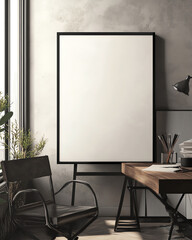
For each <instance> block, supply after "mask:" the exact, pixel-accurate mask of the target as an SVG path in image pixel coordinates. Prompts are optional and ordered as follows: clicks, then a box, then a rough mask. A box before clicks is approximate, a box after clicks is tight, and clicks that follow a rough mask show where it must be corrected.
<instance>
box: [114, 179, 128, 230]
mask: <svg viewBox="0 0 192 240" xmlns="http://www.w3.org/2000/svg"><path fill="white" fill-rule="evenodd" d="M126 186H127V177H125V179H124V183H123V188H122V192H121V198H120V202H119V207H118V211H117V216H116V221H115V228H114V231H115V232H117V227H118V223H119V219H120V215H121V210H122V206H123V200H124V197H125V190H126Z"/></svg>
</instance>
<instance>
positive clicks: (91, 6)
mask: <svg viewBox="0 0 192 240" xmlns="http://www.w3.org/2000/svg"><path fill="white" fill-rule="evenodd" d="M30 2H31V3H30V5H31V6H30V21H31V26H30V51H31V60H30V67H31V69H30V80H31V129H32V131H33V132H34V133H35V134H36V135H37V136H41V135H44V136H45V137H46V138H47V139H48V143H47V145H46V147H45V150H44V153H45V154H48V155H49V157H50V160H51V165H52V169H53V177H54V180H55V187H56V188H58V187H59V186H61V184H62V182H64V181H66V180H69V179H71V177H72V166H71V165H57V164H56V32H58V31H59V32H62V31H64V32H65V31H74V32H79V31H104V32H105V31H112V32H113V31H114V32H115V31H126V32H129V31H134V32H135V31H136V32H139V31H142V32H143V31H144V32H145V31H146V32H149V31H150V32H151V31H152V32H156V35H157V37H156V106H157V108H171V109H177V108H182V109H183V108H191V105H192V99H191V98H192V97H191V96H190V97H187V96H185V95H181V94H179V93H177V92H175V91H174V90H173V89H172V87H171V85H172V84H173V83H174V82H176V81H179V80H181V79H184V77H185V76H186V75H187V74H192V72H191V66H192V65H191V59H192V28H191V23H192V14H191V12H192V1H191V0H161V1H159V0H97V1H96V0H95V1H93V0H70V1H69V0H31V1H30ZM37 138H38V137H37ZM80 169H81V170H93V171H107V170H109V171H112V170H119V169H120V166H117V165H94V167H93V166H88V165H82V166H81V167H80ZM84 179H86V180H88V181H89V182H90V183H91V184H92V185H93V187H94V188H95V190H96V193H97V195H98V200H99V204H100V208H101V213H102V214H103V215H113V214H115V213H116V207H117V204H118V201H119V194H120V192H121V184H122V179H121V178H115V177H84ZM126 206H128V203H127V204H126Z"/></svg>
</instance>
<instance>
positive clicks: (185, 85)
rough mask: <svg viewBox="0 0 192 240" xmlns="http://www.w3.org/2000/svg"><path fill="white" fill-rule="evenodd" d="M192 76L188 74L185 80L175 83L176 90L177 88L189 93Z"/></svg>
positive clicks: (179, 90)
mask: <svg viewBox="0 0 192 240" xmlns="http://www.w3.org/2000/svg"><path fill="white" fill-rule="evenodd" d="M191 78H192V77H191V76H189V75H188V76H187V77H186V79H185V80H182V81H180V82H178V83H175V84H174V85H173V88H174V89H175V90H177V91H178V92H182V93H184V94H186V95H189V81H190V79H191Z"/></svg>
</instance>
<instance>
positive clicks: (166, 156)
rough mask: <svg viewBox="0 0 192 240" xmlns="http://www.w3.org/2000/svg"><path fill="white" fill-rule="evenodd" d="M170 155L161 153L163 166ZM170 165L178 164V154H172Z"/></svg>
mask: <svg viewBox="0 0 192 240" xmlns="http://www.w3.org/2000/svg"><path fill="white" fill-rule="evenodd" d="M168 155H169V154H168V153H161V164H166V163H167V158H168ZM168 163H177V153H176V152H172V153H171V156H170V158H169V162H168Z"/></svg>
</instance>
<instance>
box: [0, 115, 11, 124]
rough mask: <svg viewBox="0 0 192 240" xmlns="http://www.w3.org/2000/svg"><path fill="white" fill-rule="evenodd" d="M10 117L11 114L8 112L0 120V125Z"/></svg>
mask: <svg viewBox="0 0 192 240" xmlns="http://www.w3.org/2000/svg"><path fill="white" fill-rule="evenodd" d="M12 116H13V112H8V113H6V114H5V115H4V116H3V117H2V118H1V119H0V125H3V124H5V123H6V122H7V121H8V120H9V119H10V118H11V117H12Z"/></svg>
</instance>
